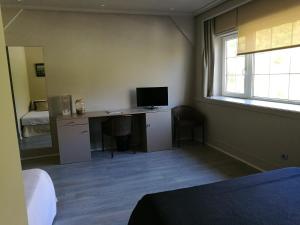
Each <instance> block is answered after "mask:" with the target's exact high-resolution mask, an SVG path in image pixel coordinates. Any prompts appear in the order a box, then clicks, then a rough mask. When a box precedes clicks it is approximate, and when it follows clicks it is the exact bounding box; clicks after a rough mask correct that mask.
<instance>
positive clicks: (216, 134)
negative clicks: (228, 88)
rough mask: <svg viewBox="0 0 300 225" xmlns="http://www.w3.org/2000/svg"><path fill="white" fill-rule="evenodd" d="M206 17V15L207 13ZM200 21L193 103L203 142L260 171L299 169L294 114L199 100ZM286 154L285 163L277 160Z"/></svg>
mask: <svg viewBox="0 0 300 225" xmlns="http://www.w3.org/2000/svg"><path fill="white" fill-rule="evenodd" d="M206 14H209V12H207V13H206ZM201 21H202V18H201V17H199V18H198V19H197V29H196V30H197V38H196V39H197V40H196V42H197V50H196V52H197V53H196V54H197V59H196V65H197V67H196V68H197V72H196V77H197V79H196V81H197V82H196V90H197V92H196V94H195V99H194V104H195V105H196V106H197V107H198V109H199V110H200V111H202V112H203V113H204V114H205V116H206V119H207V139H208V140H207V142H208V144H211V145H212V146H215V147H217V148H220V149H222V150H224V151H225V152H227V153H230V154H232V155H234V156H236V157H238V158H240V159H242V160H245V161H247V162H249V163H251V164H253V165H256V166H258V167H260V168H263V169H273V168H277V167H285V166H300V151H299V149H300V115H299V114H298V113H291V112H290V113H289V112H281V111H278V110H267V109H262V108H259V107H250V106H240V105H238V104H230V103H222V102H218V101H214V100H207V99H204V98H203V93H204V91H203V86H204V85H203V83H204V81H205V79H204V77H203V74H202V66H201V65H202V50H203V46H202V44H201V43H202V38H201V36H202V35H201V34H202V33H203V26H202V23H201ZM282 154H288V155H289V159H288V160H287V161H285V160H283V159H282V158H281V155H282Z"/></svg>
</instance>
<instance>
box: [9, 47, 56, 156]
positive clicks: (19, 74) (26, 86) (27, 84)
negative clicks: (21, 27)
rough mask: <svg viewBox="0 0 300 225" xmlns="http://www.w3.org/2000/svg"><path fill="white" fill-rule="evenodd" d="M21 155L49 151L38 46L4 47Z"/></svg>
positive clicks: (41, 62)
mask: <svg viewBox="0 0 300 225" xmlns="http://www.w3.org/2000/svg"><path fill="white" fill-rule="evenodd" d="M7 52H8V58H9V65H10V75H11V84H12V92H13V98H14V106H15V117H16V123H17V133H18V138H19V143H20V149H21V153H22V152H24V151H29V150H37V149H41V150H45V149H48V150H49V149H51V147H52V140H51V134H50V123H49V111H48V102H47V91H46V76H47V74H46V70H45V63H44V57H43V48H42V47H8V48H7Z"/></svg>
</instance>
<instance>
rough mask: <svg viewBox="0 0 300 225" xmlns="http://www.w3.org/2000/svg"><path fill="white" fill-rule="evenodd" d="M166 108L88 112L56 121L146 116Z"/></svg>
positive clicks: (59, 118)
mask: <svg viewBox="0 0 300 225" xmlns="http://www.w3.org/2000/svg"><path fill="white" fill-rule="evenodd" d="M169 110H170V108H168V107H160V108H157V109H145V108H133V109H122V110H112V111H93V112H92V111H90V112H86V113H84V114H82V115H77V114H76V113H74V114H72V115H70V116H62V115H59V116H57V117H56V119H57V120H71V119H82V118H96V117H109V116H121V115H135V114H146V113H156V112H165V111H169Z"/></svg>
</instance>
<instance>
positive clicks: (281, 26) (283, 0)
mask: <svg viewBox="0 0 300 225" xmlns="http://www.w3.org/2000/svg"><path fill="white" fill-rule="evenodd" d="M296 46H300V0H255V1H253V2H251V3H248V4H246V5H244V6H242V7H240V8H239V9H238V54H240V55H241V54H248V53H254V52H262V51H270V50H275V49H282V48H290V47H296Z"/></svg>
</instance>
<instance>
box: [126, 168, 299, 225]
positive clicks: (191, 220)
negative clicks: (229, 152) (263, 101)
mask: <svg viewBox="0 0 300 225" xmlns="http://www.w3.org/2000/svg"><path fill="white" fill-rule="evenodd" d="M299 221H300V169H299V168H286V169H280V170H274V171H271V172H265V173H260V174H256V175H250V176H247V177H242V178H237V179H233V180H229V181H223V182H219V183H214V184H208V185H203V186H197V187H191V188H186V189H180V190H175V191H168V192H163V193H157V194H150V195H146V196H144V197H143V198H142V199H141V200H140V201H139V202H138V204H137V206H136V207H135V209H134V211H133V213H132V215H131V217H130V220H129V223H128V224H129V225H153V224H155V225H296V224H300V222H299Z"/></svg>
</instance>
